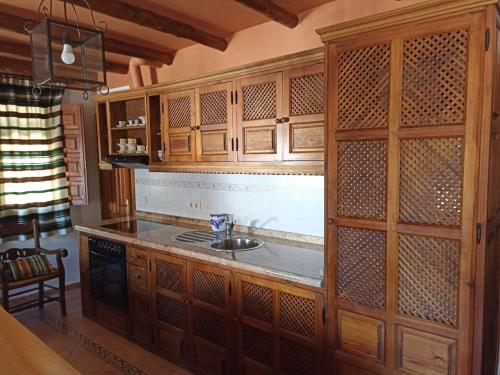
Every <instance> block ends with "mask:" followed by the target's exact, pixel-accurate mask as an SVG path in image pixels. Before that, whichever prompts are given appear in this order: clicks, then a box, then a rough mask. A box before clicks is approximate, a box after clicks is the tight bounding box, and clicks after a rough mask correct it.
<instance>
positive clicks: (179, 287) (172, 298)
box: [151, 253, 189, 366]
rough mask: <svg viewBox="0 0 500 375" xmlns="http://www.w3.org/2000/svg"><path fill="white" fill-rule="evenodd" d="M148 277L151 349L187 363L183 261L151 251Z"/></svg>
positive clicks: (185, 281)
mask: <svg viewBox="0 0 500 375" xmlns="http://www.w3.org/2000/svg"><path fill="white" fill-rule="evenodd" d="M151 280H152V282H151V285H152V293H151V299H152V312H153V314H152V316H153V328H154V334H153V337H154V341H155V349H156V351H157V352H158V353H159V354H160V355H162V356H164V357H166V358H167V359H169V360H171V361H173V362H175V363H178V364H180V365H182V366H187V365H188V363H189V362H188V361H189V357H188V339H189V337H188V326H189V315H188V314H189V312H188V302H189V300H188V291H187V262H186V261H185V260H182V259H178V258H174V257H171V256H169V255H164V254H158V253H151Z"/></svg>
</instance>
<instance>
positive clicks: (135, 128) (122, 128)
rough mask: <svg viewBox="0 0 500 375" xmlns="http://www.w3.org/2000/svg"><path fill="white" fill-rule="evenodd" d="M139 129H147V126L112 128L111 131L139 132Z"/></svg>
mask: <svg viewBox="0 0 500 375" xmlns="http://www.w3.org/2000/svg"><path fill="white" fill-rule="evenodd" d="M138 129H146V125H137V126H122V127H121V128H120V127H114V128H111V130H138Z"/></svg>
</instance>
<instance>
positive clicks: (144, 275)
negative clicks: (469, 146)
mask: <svg viewBox="0 0 500 375" xmlns="http://www.w3.org/2000/svg"><path fill="white" fill-rule="evenodd" d="M127 272H128V281H129V286H130V287H132V288H138V289H142V290H148V271H147V269H146V268H143V267H136V266H128V267H127Z"/></svg>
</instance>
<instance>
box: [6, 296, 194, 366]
mask: <svg viewBox="0 0 500 375" xmlns="http://www.w3.org/2000/svg"><path fill="white" fill-rule="evenodd" d="M66 298H67V307H68V315H67V316H66V317H65V318H62V317H61V313H60V310H59V304H58V303H57V302H53V303H50V304H48V305H46V306H45V309H44V310H38V309H37V308H34V309H30V310H27V311H24V312H20V313H17V314H15V317H16V318H17V319H18V320H19V321H20V322H21V323H22V324H24V325H25V326H26V327H28V328H29V329H30V330H31V331H32V332H33V333H34V334H36V335H37V336H38V337H40V338H41V339H42V340H43V341H44V342H45V343H46V344H47V345H49V346H50V347H51V348H52V349H54V350H55V351H56V352H57V353H59V355H61V356H62V357H63V358H64V359H66V361H68V362H69V363H70V364H71V365H73V367H75V368H76V369H77V370H79V371H80V372H81V373H82V374H84V375H101V374H103V375H112V374H137V375H143V374H149V375H155V374H162V375H166V374H175V375H181V374H189V373H188V372H186V371H185V370H183V369H181V368H179V367H177V366H175V365H173V364H172V363H170V362H168V361H166V360H164V359H163V358H161V357H158V356H157V355H155V354H153V353H151V352H148V351H147V350H145V349H143V348H141V347H140V346H138V345H135V344H134V343H132V342H130V341H128V340H126V339H124V338H122V337H121V336H118V335H116V334H114V333H113V332H111V331H108V330H107V329H105V328H103V327H102V326H100V325H98V324H97V323H94V322H93V321H91V320H89V319H87V318H85V317H83V316H82V313H81V304H80V290H79V289H77V288H74V289H71V290H69V291H67V292H66Z"/></svg>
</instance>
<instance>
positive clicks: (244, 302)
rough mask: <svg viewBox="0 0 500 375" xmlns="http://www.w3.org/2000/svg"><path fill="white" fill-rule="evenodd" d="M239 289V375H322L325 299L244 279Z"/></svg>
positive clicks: (240, 279)
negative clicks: (242, 374) (240, 374)
mask: <svg viewBox="0 0 500 375" xmlns="http://www.w3.org/2000/svg"><path fill="white" fill-rule="evenodd" d="M236 285H237V286H236V296H237V297H236V299H237V322H238V327H237V333H238V343H239V345H238V349H239V353H238V364H239V367H240V369H239V370H240V373H244V374H294V375H295V374H297V375H302V374H320V373H322V372H323V371H324V365H323V363H324V362H323V359H324V358H323V348H324V345H323V341H324V335H323V317H322V315H323V296H322V295H321V294H319V293H314V292H311V291H308V290H304V289H299V288H296V287H290V286H287V285H285V284H282V283H277V282H271V281H268V280H264V279H260V278H257V277H252V276H248V275H243V274H236Z"/></svg>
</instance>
